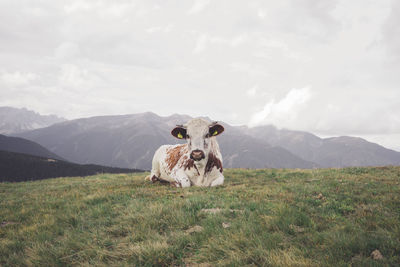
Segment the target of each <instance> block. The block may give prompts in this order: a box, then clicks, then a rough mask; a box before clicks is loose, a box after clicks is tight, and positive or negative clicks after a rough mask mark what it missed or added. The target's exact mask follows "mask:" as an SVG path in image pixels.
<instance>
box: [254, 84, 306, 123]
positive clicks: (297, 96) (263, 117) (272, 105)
mask: <svg viewBox="0 0 400 267" xmlns="http://www.w3.org/2000/svg"><path fill="white" fill-rule="evenodd" d="M310 98H311V90H310V88H309V87H305V88H300V89H296V88H293V89H292V90H290V91H289V92H288V93H287V94H286V96H285V97H284V98H282V99H281V100H280V101H278V102H276V100H275V99H272V100H271V101H269V102H267V103H266V104H265V106H264V108H263V109H262V110H261V111H259V112H256V113H255V114H253V115H252V116H251V119H250V123H249V126H257V125H263V124H264V125H265V124H274V125H277V126H279V127H287V126H289V127H290V126H291V125H292V123H293V121H294V120H296V119H297V113H298V112H299V110H300V109H302V108H304V106H305V104H306V103H307V101H308V100H310Z"/></svg>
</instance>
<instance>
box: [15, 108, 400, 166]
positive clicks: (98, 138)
mask: <svg viewBox="0 0 400 267" xmlns="http://www.w3.org/2000/svg"><path fill="white" fill-rule="evenodd" d="M189 119H190V117H189V116H186V115H177V114H175V115H172V116H168V117H160V116H158V115H156V114H154V113H141V114H133V115H119V116H100V117H92V118H84V119H77V120H71V121H65V122H62V123H57V124H55V125H51V126H49V127H46V128H42V129H37V130H33V131H28V132H24V133H20V134H18V136H21V137H24V138H27V139H29V140H32V141H35V142H37V143H39V144H41V145H43V146H44V147H46V148H48V149H49V150H50V151H52V152H53V153H55V154H57V155H59V156H61V157H63V158H65V159H66V160H69V161H72V162H77V163H81V164H87V163H95V164H101V165H108V166H115V167H121V168H137V169H147V170H148V169H150V168H151V160H152V157H153V155H154V152H155V150H156V149H157V148H158V147H159V146H160V145H163V144H176V143H179V142H180V141H179V140H178V139H175V138H174V137H172V136H171V134H170V131H171V129H172V128H173V127H174V126H175V125H176V124H183V123H185V122H187V121H188V120H189ZM210 121H211V120H210ZM222 124H223V125H224V127H225V132H224V133H223V134H222V135H221V136H218V137H217V140H218V143H219V145H220V148H221V152H222V156H223V159H224V167H225V168H314V167H345V166H376V165H400V153H399V152H396V151H393V150H390V149H386V148H384V147H382V146H379V145H377V144H374V143H370V142H367V141H366V140H363V139H361V138H355V137H336V138H326V139H322V138H319V137H317V136H315V135H313V134H311V133H307V132H300V131H290V130H279V129H277V128H275V127H273V126H260V127H255V128H248V127H245V126H239V127H238V126H230V125H228V124H226V123H222Z"/></svg>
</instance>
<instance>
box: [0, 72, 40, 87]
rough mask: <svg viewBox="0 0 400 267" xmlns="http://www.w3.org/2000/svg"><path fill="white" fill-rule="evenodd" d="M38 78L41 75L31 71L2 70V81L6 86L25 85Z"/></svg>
mask: <svg viewBox="0 0 400 267" xmlns="http://www.w3.org/2000/svg"><path fill="white" fill-rule="evenodd" d="M38 78H39V76H38V75H37V74H35V73H31V72H26V73H23V72H19V71H15V72H6V71H3V72H0V82H1V83H3V84H4V85H6V86H24V85H28V84H30V83H31V82H32V81H35V80H37V79H38Z"/></svg>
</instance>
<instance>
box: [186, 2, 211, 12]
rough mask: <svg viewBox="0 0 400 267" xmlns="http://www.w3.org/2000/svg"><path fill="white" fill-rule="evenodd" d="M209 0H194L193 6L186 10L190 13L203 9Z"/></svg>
mask: <svg viewBox="0 0 400 267" xmlns="http://www.w3.org/2000/svg"><path fill="white" fill-rule="evenodd" d="M210 2H211V0H195V1H194V4H193V6H192V7H191V8H190V9H189V11H188V12H187V13H188V14H189V15H190V14H195V13H199V12H201V11H203V10H204V9H205V8H206V7H207V6H208V5H209V4H210Z"/></svg>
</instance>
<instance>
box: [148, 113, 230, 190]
mask: <svg viewBox="0 0 400 267" xmlns="http://www.w3.org/2000/svg"><path fill="white" fill-rule="evenodd" d="M223 131H224V127H223V126H222V125H220V124H218V123H217V122H213V123H209V122H208V121H206V120H203V119H200V118H197V119H192V120H190V121H189V122H188V123H187V124H185V125H177V127H175V128H174V129H173V130H172V131H171V134H172V135H173V136H175V137H176V138H178V139H186V140H187V144H180V145H163V146H161V147H160V148H159V149H157V151H156V152H155V154H154V157H153V163H152V168H151V174H150V176H147V177H146V179H148V180H151V181H153V182H156V181H160V182H170V183H171V184H173V185H175V186H177V187H189V186H191V185H195V186H216V185H221V184H223V183H224V175H223V173H222V172H223V168H222V157H221V153H220V151H219V146H218V143H217V140H216V138H215V137H216V136H217V135H220V134H221V133H222V132H223Z"/></svg>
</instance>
